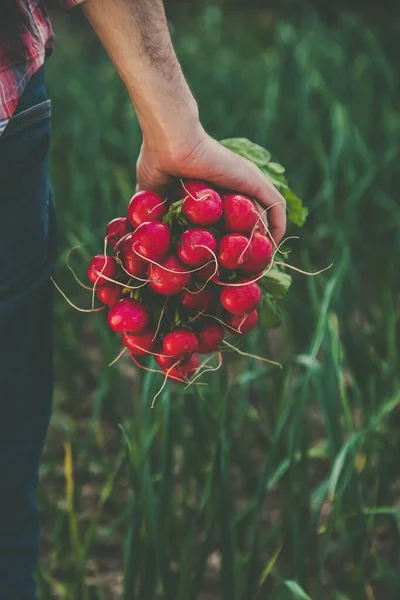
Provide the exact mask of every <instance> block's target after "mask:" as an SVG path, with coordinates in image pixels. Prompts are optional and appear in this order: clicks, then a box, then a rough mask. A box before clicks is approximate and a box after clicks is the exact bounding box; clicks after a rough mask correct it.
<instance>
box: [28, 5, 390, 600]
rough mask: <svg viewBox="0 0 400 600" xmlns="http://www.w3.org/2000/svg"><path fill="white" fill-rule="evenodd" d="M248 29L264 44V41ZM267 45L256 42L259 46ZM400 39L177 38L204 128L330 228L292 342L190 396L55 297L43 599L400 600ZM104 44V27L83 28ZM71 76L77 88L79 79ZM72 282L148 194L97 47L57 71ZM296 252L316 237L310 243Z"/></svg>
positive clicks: (125, 116) (231, 29)
mask: <svg viewBox="0 0 400 600" xmlns="http://www.w3.org/2000/svg"><path fill="white" fill-rule="evenodd" d="M246 19H247V21H248V22H247V23H246ZM250 24H251V35H250V34H249V30H250V29H249V28H250ZM396 29H397V30H398V26H397V28H396V27H395V26H394V25H392V26H390V27H389V26H388V28H387V29H386V30H385V31H383V32H381V31H379V30H378V31H373V30H371V29H370V28H368V27H365V26H364V24H363V22H362V19H361V17H356V16H354V15H344V16H342V17H341V19H340V21H339V22H338V23H335V24H334V25H326V24H324V23H322V22H320V21H319V20H318V19H317V18H316V17H315V16H313V14H312V13H309V14H307V15H305V17H304V19H303V20H302V21H301V22H300V23H299V22H297V23H296V24H294V23H291V22H290V21H287V20H285V21H283V20H281V19H279V18H278V17H275V16H274V15H272V16H271V15H269V14H268V15H266V14H260V15H259V16H257V18H256V16H255V15H250V16H249V15H247V16H243V20H242V19H239V18H238V15H237V14H236V16H235V21H232V20H230V17H229V16H227V15H226V16H225V18H224V17H223V15H222V14H221V11H220V10H219V9H217V8H216V7H209V8H207V9H204V10H203V11H202V12H201V14H200V15H199V16H198V17H196V19H195V18H193V19H192V21H191V22H190V26H189V27H188V24H187V23H182V22H179V21H177V22H176V25H175V28H174V31H173V33H174V38H175V44H176V48H177V51H178V53H179V56H180V58H181V61H182V64H183V66H184V69H185V71H186V73H187V76H188V79H189V82H190V84H191V86H192V88H193V90H194V92H195V95H196V97H197V98H198V100H199V105H200V110H201V114H202V117H203V120H204V123H205V125H206V127H207V129H208V131H209V132H210V133H212V134H213V135H214V136H216V137H217V138H224V137H230V136H233V135H235V136H236V135H242V136H247V137H249V138H250V139H252V140H254V141H256V142H259V143H262V144H263V145H265V146H266V147H267V148H268V149H269V150H271V152H272V154H273V158H275V159H276V160H278V161H280V162H283V163H284V164H285V165H287V167H288V173H289V176H290V179H291V183H292V185H293V188H294V189H295V190H296V191H297V192H298V193H299V194H300V195H302V196H303V197H304V198H305V199H306V200H307V204H308V206H309V209H310V218H309V221H308V223H307V225H306V227H305V228H304V231H301V233H300V236H301V237H300V241H297V242H292V243H291V248H292V251H293V262H294V263H295V264H296V265H298V266H300V267H302V268H305V269H317V268H321V267H323V266H326V265H327V264H329V263H331V262H333V263H334V266H333V268H332V269H331V270H330V271H328V272H326V273H324V274H323V275H321V276H319V277H317V278H305V277H301V276H298V277H297V276H296V277H295V284H294V286H293V290H292V292H291V294H290V297H289V298H288V300H287V302H286V304H285V312H286V322H285V326H284V327H283V328H282V329H281V330H277V331H273V332H272V333H271V334H269V335H268V336H267V335H265V334H264V333H263V332H258V333H256V334H255V335H253V337H252V338H251V340H250V343H249V349H250V351H253V352H255V353H257V354H263V355H265V356H270V357H272V358H274V359H278V360H281V361H282V362H283V364H284V370H283V371H282V372H281V371H280V370H278V369H274V368H272V367H268V366H265V365H264V364H261V363H259V362H257V361H253V360H251V359H248V358H244V357H243V358H241V359H239V360H232V361H230V362H229V364H228V366H227V367H226V368H225V369H224V370H223V371H220V372H218V373H213V374H211V375H209V378H208V383H209V385H208V386H207V387H201V388H192V389H189V390H188V391H187V392H185V393H183V392H182V391H179V390H178V389H176V388H175V387H174V386H171V387H169V388H168V389H166V391H165V392H164V393H163V394H162V396H161V397H160V398H159V399H158V402H157V404H156V408H155V409H153V410H152V409H151V408H150V404H151V399H152V397H153V395H154V392H155V391H156V390H157V389H158V387H159V385H160V381H159V379H158V377H157V376H154V374H151V373H148V374H146V375H145V376H144V377H141V376H140V375H139V374H138V373H137V372H136V370H135V369H134V368H133V366H132V365H131V364H129V361H125V360H121V361H120V362H119V363H118V366H115V367H113V368H110V369H109V368H108V367H107V365H108V363H109V362H110V361H111V359H112V358H113V357H114V356H116V355H117V353H118V351H119V345H118V340H117V339H116V338H115V336H114V335H112V334H111V333H110V332H109V331H108V330H107V328H106V326H105V322H104V319H103V318H102V315H94V316H85V315H82V314H76V313H74V312H73V311H72V309H71V308H70V307H69V306H68V305H67V304H66V303H64V301H63V300H62V299H60V298H58V300H57V306H56V318H57V333H56V336H57V339H56V368H57V387H56V397H55V410H54V416H53V421H52V428H51V431H50V435H49V439H48V443H47V447H46V453H45V458H44V462H43V467H42V486H41V489H40V492H39V500H40V505H41V510H42V515H43V521H44V534H43V541H42V550H41V555H42V560H41V567H40V570H39V574H38V581H39V590H40V600H47V599H50V598H54V597H60V598H65V599H68V600H72V599H74V600H103V599H104V600H105V599H108V598H119V597H121V598H123V599H124V600H151V599H153V598H154V599H156V598H159V599H166V600H172V599H174V600H197V599H201V600H206V599H207V600H209V599H214V598H220V599H221V600H261V599H262V600H264V599H265V598H268V600H290V599H292V598H295V599H300V600H304V599H309V598H312V600H350V599H351V600H358V599H360V600H361V599H367V600H392V599H393V600H394V599H396V598H398V596H399V592H400V576H399V566H400V553H399V550H400V544H399V533H400V532H399V523H400V513H399V509H398V501H399V494H400V472H399V466H398V464H399V462H398V455H399V450H400V448H399V439H400V438H399V427H400V420H399V404H400V386H399V380H400V369H399V367H400V360H399V339H398V336H399V303H398V299H399V277H398V273H399V267H400V262H399V256H400V242H399V239H400V238H399V235H398V229H399V225H400V210H399V207H398V200H397V190H398V189H399V184H400V181H399V179H400V175H399V171H398V169H396V164H397V162H396V161H398V158H399V142H398V140H399V133H400V116H399V115H400V110H399V108H400V107H399V99H398V95H397V94H396V93H395V92H396V89H398V83H399V82H398V66H399V65H398V58H397V56H398V39H399V38H398V33H399V32H398V31H396ZM83 31H84V32H86V29H83ZM60 74H62V77H61V76H60ZM48 83H49V89H50V94H51V97H52V99H53V109H54V118H53V130H54V137H53V151H52V154H53V185H54V188H55V193H56V198H57V202H58V215H59V222H60V260H59V269H58V280H59V281H60V282H61V284H62V286H63V288H64V289H65V290H66V291H67V293H68V294H69V295H70V296H71V297H73V298H74V299H75V300H76V301H77V302H80V303H81V305H86V306H89V302H90V299H89V298H88V297H87V296H85V295H84V293H81V292H79V291H78V290H77V289H76V284H75V282H74V281H73V280H72V277H71V276H70V274H69V273H68V271H67V270H66V268H65V266H64V264H65V252H66V250H67V249H68V248H69V247H71V246H74V245H76V244H81V243H82V242H85V246H83V247H82V248H80V249H79V250H78V251H77V252H76V255H75V258H73V262H74V265H75V266H76V267H77V269H78V271H80V273H81V274H82V276H84V271H85V264H87V262H88V259H89V257H90V255H91V254H93V253H94V251H95V250H98V249H99V248H101V235H102V231H103V229H104V224H105V223H106V222H107V221H108V220H109V219H110V218H112V217H113V216H116V215H117V214H123V212H124V210H125V207H126V203H127V200H128V199H129V197H130V196H131V194H132V190H133V189H134V183H135V161H136V157H137V155H138V150H139V147H140V130H139V126H138V123H137V120H136V117H135V115H134V112H133V110H132V107H131V106H130V104H129V101H128V98H127V96H126V93H125V91H124V89H123V87H122V84H121V83H120V81H119V80H118V78H117V76H116V75H115V73H114V70H113V68H112V66H111V65H110V63H109V62H108V60H107V58H106V57H105V56H104V53H103V51H102V50H101V49H100V48H99V46H98V44H97V43H96V42H95V41H94V40H93V39H92V37H91V36H90V35H89V34H88V33H87V32H86V33H85V34H84V35H83V34H82V32H81V33H80V34H79V36H77V35H76V33H75V32H74V31H72V30H71V29H69V28H68V27H60V33H59V40H58V50H57V52H56V54H55V56H54V57H53V58H52V59H51V61H50V62H49V68H48ZM293 233H296V232H293Z"/></svg>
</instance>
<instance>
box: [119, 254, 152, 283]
mask: <svg viewBox="0 0 400 600" xmlns="http://www.w3.org/2000/svg"><path fill="white" fill-rule="evenodd" d="M121 262H122V265H123V267H124V269H125V271H127V273H129V275H131V276H132V277H139V278H143V277H144V275H145V274H146V269H147V265H146V263H145V262H144V261H143V260H140V258H138V257H137V256H133V255H132V254H128V255H127V256H122V257H121Z"/></svg>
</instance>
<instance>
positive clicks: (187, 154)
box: [82, 0, 286, 242]
mask: <svg viewBox="0 0 400 600" xmlns="http://www.w3.org/2000/svg"><path fill="white" fill-rule="evenodd" d="M82 6H83V9H84V11H85V13H86V15H87V17H88V19H89V20H90V22H91V24H92V26H93V28H94V29H95V31H96V33H97V35H98V36H99V38H100V40H101V42H102V43H103V45H104V47H105V48H106V50H107V51H108V53H109V55H110V57H111V59H112V61H113V62H114V65H115V66H116V68H117V70H118V72H119V74H120V76H121V78H122V79H123V81H124V82H125V85H126V87H127V90H128V92H129V94H130V96H131V98H132V101H133V104H134V105H135V109H136V113H137V115H138V118H139V121H140V125H141V128H142V131H143V146H142V151H141V154H140V157H139V161H138V168H137V180H138V186H139V187H140V188H142V189H143V188H146V189H154V190H158V191H162V190H164V189H165V186H166V185H168V184H169V183H171V181H173V179H174V178H176V177H181V178H184V177H186V178H188V177H191V178H195V179H204V180H206V181H209V182H210V183H213V184H215V185H218V186H220V187H223V188H227V189H231V190H234V191H237V192H242V193H244V194H248V195H250V196H253V197H254V198H255V199H256V200H258V202H260V204H261V205H263V206H265V207H267V208H268V207H271V209H270V210H269V211H268V223H269V227H270V230H271V233H272V235H273V237H274V239H275V241H276V242H279V241H280V239H281V238H282V236H283V234H284V232H285V227H286V207H285V200H284V198H283V197H282V196H281V194H280V193H279V192H278V190H277V189H276V188H275V187H274V186H273V185H272V184H271V183H270V182H269V181H268V180H267V179H266V178H265V177H264V176H263V174H262V173H261V171H260V170H259V169H258V168H257V167H256V166H255V165H253V164H252V163H251V162H249V161H248V160H246V159H244V158H241V157H240V156H238V155H236V154H234V153H233V152H231V151H230V150H227V149H226V148H224V147H223V146H221V144H219V143H218V142H217V141H216V140H214V139H212V138H211V137H210V136H209V135H207V134H206V132H205V131H204V129H203V128H202V126H201V124H200V120H199V115H198V109H197V104H196V102H195V100H194V98H193V96H192V94H191V92H190V89H189V87H188V85H187V83H186V80H185V78H184V75H183V73H182V70H181V67H180V65H179V62H178V60H177V58H176V55H175V52H174V49H173V46H172V41H171V37H170V35H169V31H168V25H167V20H166V17H165V13H164V8H163V2H162V0H107V2H106V1H104V0H86V2H84V3H83V5H82Z"/></svg>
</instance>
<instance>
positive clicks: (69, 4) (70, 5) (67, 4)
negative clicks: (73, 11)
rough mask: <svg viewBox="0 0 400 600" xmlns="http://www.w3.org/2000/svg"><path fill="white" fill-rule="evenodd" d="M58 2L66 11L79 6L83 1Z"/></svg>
mask: <svg viewBox="0 0 400 600" xmlns="http://www.w3.org/2000/svg"><path fill="white" fill-rule="evenodd" d="M58 1H59V3H60V4H61V6H62V8H65V9H66V10H68V9H69V8H73V7H74V6H78V4H81V3H82V2H84V0H58Z"/></svg>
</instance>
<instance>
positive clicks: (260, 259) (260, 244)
mask: <svg viewBox="0 0 400 600" xmlns="http://www.w3.org/2000/svg"><path fill="white" fill-rule="evenodd" d="M273 252H274V246H273V244H272V242H271V240H270V239H269V237H267V236H266V235H264V234H263V233H261V232H260V231H255V232H254V234H253V237H252V239H251V242H250V253H251V259H250V260H248V261H247V262H246V263H245V264H243V265H242V267H241V268H242V269H243V271H246V273H259V272H260V271H261V272H262V271H264V270H265V269H266V268H267V266H268V265H269V264H270V262H271V259H272V255H273Z"/></svg>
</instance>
